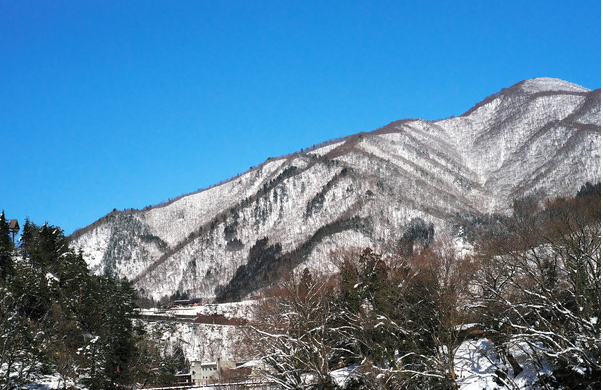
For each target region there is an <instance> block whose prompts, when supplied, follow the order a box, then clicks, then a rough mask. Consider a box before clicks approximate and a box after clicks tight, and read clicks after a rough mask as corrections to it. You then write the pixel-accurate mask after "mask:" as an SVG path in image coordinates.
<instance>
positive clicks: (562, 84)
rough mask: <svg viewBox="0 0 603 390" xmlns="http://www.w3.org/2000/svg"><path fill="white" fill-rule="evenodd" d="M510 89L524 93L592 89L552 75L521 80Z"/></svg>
mask: <svg viewBox="0 0 603 390" xmlns="http://www.w3.org/2000/svg"><path fill="white" fill-rule="evenodd" d="M509 89H510V90H519V91H521V92H523V93H529V94H531V93H538V92H589V91H590V89H588V88H584V87H582V86H580V85H578V84H574V83H570V82H569V81H565V80H561V79H555V78H550V77H536V78H533V79H529V80H524V81H521V82H519V83H517V84H515V85H513V86H512V87H510V88H509Z"/></svg>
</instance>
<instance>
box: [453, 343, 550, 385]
mask: <svg viewBox="0 0 603 390" xmlns="http://www.w3.org/2000/svg"><path fill="white" fill-rule="evenodd" d="M525 347H526V346H525V345H523V344H521V343H517V344H515V345H514V346H513V347H511V348H510V352H511V353H512V355H513V356H514V357H515V359H516V360H517V361H518V363H519V364H520V365H521V366H522V368H523V371H522V372H521V373H519V374H518V375H517V376H516V377H513V375H512V370H507V369H506V367H505V365H504V364H503V363H502V362H501V361H500V359H499V358H498V356H497V354H496V350H495V347H494V345H493V343H492V342H491V341H490V340H488V339H485V338H481V339H478V340H467V341H465V342H463V343H462V344H461V346H460V347H459V348H458V350H457V352H456V355H455V372H456V374H457V376H458V381H457V384H458V385H459V390H494V389H501V388H507V387H509V386H503V385H501V384H500V383H501V382H500V381H499V383H497V380H496V379H497V371H499V372H500V371H504V372H505V373H507V371H511V372H508V374H509V376H508V378H507V381H508V382H509V381H510V382H512V384H510V386H511V387H510V388H514V389H518V390H520V389H524V390H528V389H533V388H534V387H533V385H534V383H535V382H536V381H537V380H538V376H539V375H542V374H544V375H546V374H548V373H549V369H548V367H544V368H538V367H536V366H535V363H534V362H532V361H530V360H529V358H528V355H527V354H526V351H525Z"/></svg>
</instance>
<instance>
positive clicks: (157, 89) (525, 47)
mask: <svg viewBox="0 0 603 390" xmlns="http://www.w3.org/2000/svg"><path fill="white" fill-rule="evenodd" d="M0 52H1V53H2V57H3V60H2V61H0V87H1V91H2V93H0V129H1V135H2V145H3V151H4V155H5V159H4V171H5V172H6V175H5V180H4V185H3V188H4V190H3V191H1V192H0V207H1V208H2V209H4V210H5V212H6V215H7V217H8V218H18V219H19V220H20V221H21V222H22V221H23V220H24V218H25V217H26V216H29V217H30V218H31V220H32V221H34V222H36V223H43V222H45V221H48V222H50V223H51V224H54V225H59V226H61V227H62V228H63V229H65V231H66V233H68V234H69V233H71V232H72V231H73V230H75V229H77V228H81V227H84V226H86V225H88V224H90V223H92V222H94V221H95V220H96V219H98V218H100V217H102V216H103V215H105V214H106V213H108V212H110V211H111V210H113V209H114V208H117V209H124V208H143V207H145V206H147V205H152V204H158V203H160V202H162V201H166V200H168V199H169V198H175V197H178V196H180V195H182V194H186V193H190V192H194V191H196V190H197V189H199V188H205V187H208V186H211V185H213V184H215V183H218V182H220V181H222V180H225V179H227V178H230V177H232V176H235V175H237V174H239V173H243V172H245V171H246V170H247V169H249V167H250V166H255V165H258V164H261V163H262V162H263V161H265V160H266V158H268V157H271V156H280V155H284V154H288V153H292V152H295V151H298V150H300V149H302V148H307V147H311V146H312V145H313V144H318V143H321V142H323V141H327V140H329V139H333V138H337V137H343V136H347V135H351V134H355V133H358V132H360V131H370V130H374V129H376V128H378V127H381V126H384V125H386V124H387V123H389V122H392V121H395V120H398V119H406V118H423V119H428V120H434V119H440V118H445V117H449V116H452V115H460V114H462V113H463V112H465V111H467V110H469V109H470V108H471V107H472V106H473V105H475V104H476V103H478V102H479V101H481V100H482V99H484V98H485V97H487V96H489V95H491V94H493V93H496V92H498V91H500V90H501V89H502V88H506V87H509V86H511V85H513V84H515V83H517V82H519V81H522V80H525V79H530V78H534V77H553V78H560V79H563V80H566V81H569V82H572V83H576V84H578V85H581V86H584V87H586V88H589V89H597V88H600V84H601V4H600V2H596V1H590V0H589V1H582V2H579V3H575V4H574V3H570V2H564V1H563V2H562V1H531V2H525V1H507V2H497V3H494V2H483V1H461V2H455V3H449V2H436V1H426V2H410V1H350V2H341V1H320V2H318V1H308V2H297V1H257V2H248V1H229V0H223V1H211V0H207V1H192V0H190V1H178V2H160V1H156V2H142V1H130V2H125V3H124V2H117V1H104V2H101V1H87V2H77V1H55V2H34V1H31V2H29V1H20V2H8V1H7V2H0Z"/></svg>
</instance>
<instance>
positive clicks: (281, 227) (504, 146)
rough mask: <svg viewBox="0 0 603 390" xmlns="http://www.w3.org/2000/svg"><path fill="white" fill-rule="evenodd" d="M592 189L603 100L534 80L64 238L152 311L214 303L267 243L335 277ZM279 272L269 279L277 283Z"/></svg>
mask: <svg viewBox="0 0 603 390" xmlns="http://www.w3.org/2000/svg"><path fill="white" fill-rule="evenodd" d="M546 88H549V89H548V90H547V89H546ZM552 89H555V90H552ZM597 91H599V92H597ZM568 176H571V178H570V179H568ZM586 181H600V90H595V91H589V90H587V89H585V88H582V87H579V86H577V85H575V84H571V83H567V82H563V81H561V80H557V79H546V78H542V79H533V80H525V81H522V82H520V83H517V84H515V85H513V86H511V87H509V88H506V89H503V90H501V91H500V92H499V93H496V94H494V95H491V96H489V97H487V98H485V99H483V100H482V101H481V102H479V103H478V104H476V105H475V106H474V107H472V108H471V109H470V110H468V111H467V112H465V113H464V114H462V115H461V116H459V117H451V118H446V119H442V120H437V121H426V120H422V119H403V120H398V121H394V122H391V123H389V124H387V125H385V126H383V127H380V128H378V129H376V130H373V131H371V132H361V133H358V134H354V135H350V136H347V137H343V138H340V139H337V140H333V141H327V142H325V143H323V144H320V145H319V146H317V147H316V148H312V149H307V150H304V151H303V152H296V153H292V154H290V155H287V156H283V157H279V158H269V159H267V160H266V161H265V162H263V163H262V164H260V165H258V166H257V167H256V168H254V169H251V170H249V171H247V172H245V173H243V174H241V175H237V176H235V177H234V178H232V179H230V180H227V181H225V182H222V183H220V184H218V185H216V186H212V187H210V188H208V189H205V190H202V191H198V192H194V193H191V194H187V195H183V196H180V197H178V198H176V199H175V200H172V201H170V202H169V203H166V204H161V205H159V206H156V207H151V208H145V209H143V210H131V211H126V212H116V211H114V212H112V213H109V214H108V215H107V216H105V217H103V218H101V219H100V220H98V221H96V222H95V223H93V224H92V225H90V226H89V227H87V228H85V229H84V230H81V231H78V232H74V234H72V236H71V237H70V240H71V242H72V243H73V244H74V246H75V247H78V248H80V249H82V250H83V252H84V254H85V258H86V259H87V261H88V263H89V264H90V266H91V268H92V269H94V271H95V272H98V273H100V272H112V273H116V274H117V275H119V276H127V277H128V278H129V279H131V280H133V281H134V282H135V284H136V285H137V286H138V287H139V288H140V289H141V290H143V293H144V294H145V295H148V296H152V297H153V298H155V299H159V298H160V297H162V296H165V295H170V294H173V293H174V292H176V291H180V292H184V291H186V292H189V293H191V294H193V295H199V296H205V297H213V296H215V291H217V289H218V288H219V286H225V285H228V284H229V283H230V281H232V280H233V279H234V278H235V277H236V274H237V272H238V271H239V269H241V270H243V271H245V269H246V268H245V267H247V265H249V264H252V263H253V262H252V260H253V258H252V249H253V248H254V245H256V244H258V243H259V242H260V241H261V240H262V239H263V238H264V237H266V238H268V241H267V242H266V245H268V246H274V245H277V244H278V245H280V247H281V253H282V256H281V255H279V256H281V257H282V258H283V259H285V258H286V256H288V255H290V254H292V253H297V252H296V251H298V252H299V251H301V249H300V248H302V247H303V246H304V245H307V248H311V249H308V250H309V253H305V252H304V251H302V252H304V256H302V257H303V258H300V259H295V260H293V259H292V258H289V260H288V261H289V264H290V265H293V264H294V263H297V265H300V264H302V263H303V264H304V266H309V267H314V268H316V269H322V270H325V269H326V270H328V269H329V268H332V265H329V264H325V261H324V259H325V256H326V254H327V253H328V251H329V250H331V249H334V248H336V247H337V246H338V245H353V246H372V247H379V246H380V245H383V244H384V243H385V242H392V241H396V240H399V239H400V237H401V235H402V232H403V231H404V229H405V226H408V225H409V224H410V222H411V221H412V220H413V219H415V218H419V219H421V220H423V221H425V222H426V223H431V224H433V225H434V226H435V227H436V231H437V232H438V233H443V232H445V231H446V230H447V229H448V230H449V228H450V225H451V218H452V217H453V216H454V215H455V214H456V213H459V212H462V213H471V214H480V213H491V212H504V211H505V210H506V209H508V207H509V205H510V202H511V200H512V199H514V198H518V197H522V196H526V195H529V194H531V193H534V192H537V191H545V192H547V193H549V194H550V195H551V196H555V195H569V194H571V193H575V192H576V191H577V190H578V189H579V188H580V186H581V185H582V184H584V182H586ZM345 221H364V222H362V223H359V222H358V226H355V225H354V223H353V222H345ZM367 221H370V222H367ZM338 224H339V225H338ZM369 225H370V226H369ZM329 226H330V228H328V229H327V230H329V229H330V230H329V231H330V232H331V233H330V234H328V235H326V236H325V235H324V234H323V235H320V234H319V236H320V240H319V239H318V238H316V237H317V233H318V232H319V230H320V229H321V228H323V227H329ZM343 227H345V229H344V228H343ZM323 232H324V230H323ZM312 240H314V241H312ZM316 240H318V241H316ZM309 242H310V243H311V245H310V244H308V243H309ZM306 252H307V251H306ZM291 256H292V255H291ZM321 259H322V260H321ZM281 260H282V259H281ZM266 261H268V260H266ZM275 261H276V260H275ZM279 261H280V260H279ZM282 261H285V260H282ZM274 264H276V263H274ZM274 264H273V268H270V269H269V266H270V264H264V265H265V266H266V267H268V268H266V270H265V271H266V272H268V271H270V272H272V273H274V274H276V273H278V272H281V271H283V269H282V268H279V267H277V266H276V265H274ZM242 267H243V268H242ZM243 271H240V272H243ZM273 276H274V277H276V275H273Z"/></svg>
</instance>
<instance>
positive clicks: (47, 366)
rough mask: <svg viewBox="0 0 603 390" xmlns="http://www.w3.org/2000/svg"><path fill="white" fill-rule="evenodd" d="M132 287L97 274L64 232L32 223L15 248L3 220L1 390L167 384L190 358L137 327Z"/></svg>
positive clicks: (0, 257)
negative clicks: (45, 383)
mask: <svg viewBox="0 0 603 390" xmlns="http://www.w3.org/2000/svg"><path fill="white" fill-rule="evenodd" d="M137 298H138V297H137V294H136V291H135V290H134V289H133V288H132V286H131V285H130V283H129V282H127V281H126V280H119V279H114V278H112V277H110V276H94V275H91V274H90V272H89V270H88V267H87V265H86V263H85V261H84V260H83V258H82V254H81V253H75V252H74V251H72V250H71V249H70V248H69V245H68V241H67V238H66V237H65V235H64V233H63V231H62V230H61V229H60V228H58V227H56V226H52V225H49V224H44V225H42V226H38V225H36V224H34V223H32V222H30V221H26V222H25V225H24V227H23V231H22V236H21V239H20V241H19V243H18V245H17V246H16V247H15V245H14V244H13V242H12V240H11V238H10V236H9V230H8V224H7V222H6V219H5V216H4V212H2V214H1V215H0V389H13V388H20V387H22V386H24V385H25V384H27V383H29V382H32V381H36V380H39V379H40V378H42V377H43V376H45V375H46V376H53V377H55V378H60V382H61V386H63V387H64V388H74V387H77V388H80V387H82V386H85V387H87V388H90V389H112V388H119V387H120V386H124V385H133V384H135V383H168V382H170V381H172V380H173V379H174V376H173V374H174V373H175V372H176V371H177V370H178V369H182V368H183V367H182V366H183V364H184V362H183V357H182V356H180V357H179V358H175V357H173V356H166V355H165V354H162V353H161V352H162V351H160V349H159V347H158V345H156V344H154V343H153V342H151V341H150V340H149V339H148V338H146V337H145V334H144V330H143V328H142V327H141V326H140V325H139V324H137V322H136V321H135V316H136V315H135V314H136V313H135V302H136V300H137Z"/></svg>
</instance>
